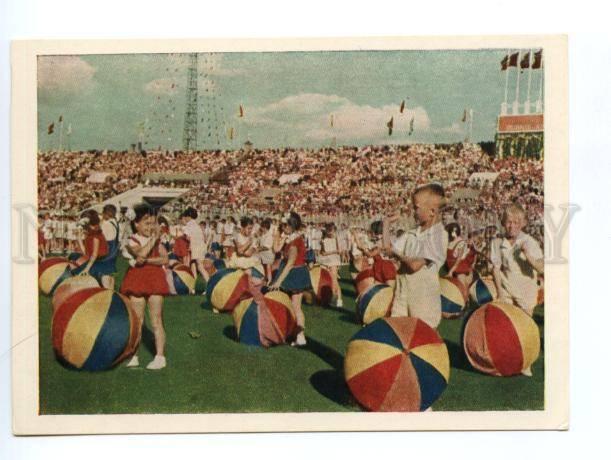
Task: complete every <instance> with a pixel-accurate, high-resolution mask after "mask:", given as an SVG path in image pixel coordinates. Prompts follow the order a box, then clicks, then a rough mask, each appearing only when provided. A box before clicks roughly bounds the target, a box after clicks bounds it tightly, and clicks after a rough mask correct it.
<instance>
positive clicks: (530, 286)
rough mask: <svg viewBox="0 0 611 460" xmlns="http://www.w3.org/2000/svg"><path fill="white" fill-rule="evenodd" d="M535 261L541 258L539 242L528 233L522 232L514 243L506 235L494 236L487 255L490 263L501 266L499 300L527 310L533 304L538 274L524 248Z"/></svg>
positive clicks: (535, 298) (530, 309) (499, 267)
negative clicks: (527, 257) (489, 252)
mask: <svg viewBox="0 0 611 460" xmlns="http://www.w3.org/2000/svg"><path fill="white" fill-rule="evenodd" d="M522 246H523V247H524V250H525V251H526V252H527V253H528V254H530V256H531V257H533V258H534V259H536V260H539V259H542V258H543V251H542V250H541V247H540V246H539V243H537V241H536V240H535V239H534V238H533V237H532V236H530V235H527V234H526V233H524V232H521V233H520V234H519V235H518V236H517V238H516V241H515V243H514V244H511V243H510V242H509V241H508V240H507V238H497V239H495V240H494V241H493V242H492V248H491V254H490V258H491V261H492V264H493V265H494V266H495V267H496V268H498V269H500V271H501V274H500V278H501V279H500V282H501V292H499V299H500V300H501V301H504V302H509V303H514V304H516V305H518V306H519V307H521V308H523V309H525V310H526V311H532V308H534V306H535V305H536V300H537V293H538V289H539V288H538V285H537V276H538V273H537V271H536V270H535V269H534V267H533V266H532V265H531V264H530V263H529V262H528V260H527V259H526V255H525V254H524V251H522V250H521V249H520V248H521V247H522Z"/></svg>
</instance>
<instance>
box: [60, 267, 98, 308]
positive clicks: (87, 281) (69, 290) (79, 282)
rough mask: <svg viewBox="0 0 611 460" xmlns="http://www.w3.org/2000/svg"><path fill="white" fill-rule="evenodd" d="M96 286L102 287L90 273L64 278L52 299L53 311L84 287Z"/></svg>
mask: <svg viewBox="0 0 611 460" xmlns="http://www.w3.org/2000/svg"><path fill="white" fill-rule="evenodd" d="M95 287H100V283H98V280H96V279H95V278H94V277H93V276H90V275H86V276H85V275H79V276H73V277H71V278H68V279H66V280H64V281H63V282H62V283H61V284H60V285H59V286H57V289H55V292H54V294H53V299H52V301H51V303H52V305H53V311H55V310H57V308H58V307H59V306H60V305H61V304H62V303H64V302H65V301H66V300H67V299H68V298H69V297H71V296H72V295H73V294H74V293H76V292H78V291H81V290H83V289H89V288H95Z"/></svg>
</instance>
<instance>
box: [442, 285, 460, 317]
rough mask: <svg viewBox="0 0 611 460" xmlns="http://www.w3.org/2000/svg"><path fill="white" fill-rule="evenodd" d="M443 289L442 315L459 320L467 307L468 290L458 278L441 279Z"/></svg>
mask: <svg viewBox="0 0 611 460" xmlns="http://www.w3.org/2000/svg"><path fill="white" fill-rule="evenodd" d="M439 285H440V287H441V315H442V316H443V317H444V318H458V317H459V316H460V315H462V312H463V310H464V309H465V306H466V305H467V290H466V289H465V287H464V286H463V284H462V283H461V282H460V281H459V280H458V279H456V278H443V277H442V278H439Z"/></svg>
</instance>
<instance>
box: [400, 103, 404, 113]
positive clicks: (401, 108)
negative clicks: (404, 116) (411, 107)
mask: <svg viewBox="0 0 611 460" xmlns="http://www.w3.org/2000/svg"><path fill="white" fill-rule="evenodd" d="M404 110H405V101H401V107H399V112H400V113H403V111H404Z"/></svg>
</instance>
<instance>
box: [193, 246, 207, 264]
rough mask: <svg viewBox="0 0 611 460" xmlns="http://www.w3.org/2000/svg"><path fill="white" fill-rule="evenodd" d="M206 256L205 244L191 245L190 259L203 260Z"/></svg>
mask: <svg viewBox="0 0 611 460" xmlns="http://www.w3.org/2000/svg"><path fill="white" fill-rule="evenodd" d="M205 258H206V246H204V245H203V244H201V245H199V244H198V245H196V246H191V259H193V260H204V259H205Z"/></svg>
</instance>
